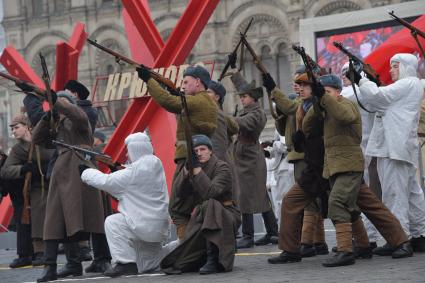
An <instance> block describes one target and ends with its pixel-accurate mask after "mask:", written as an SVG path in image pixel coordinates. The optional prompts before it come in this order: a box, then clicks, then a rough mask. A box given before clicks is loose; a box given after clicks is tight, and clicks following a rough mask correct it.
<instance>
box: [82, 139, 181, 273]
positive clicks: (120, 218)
mask: <svg viewBox="0 0 425 283" xmlns="http://www.w3.org/2000/svg"><path fill="white" fill-rule="evenodd" d="M125 144H126V146H127V151H128V158H129V161H130V162H131V163H130V164H129V165H128V166H126V168H125V169H123V170H119V171H116V172H113V173H111V174H104V173H102V172H100V171H99V170H96V169H91V168H89V169H86V168H87V167H86V166H85V165H80V171H82V174H81V180H83V182H85V183H87V184H88V185H90V186H92V187H95V188H97V189H99V190H102V191H105V192H107V193H109V194H111V195H112V196H113V197H115V198H116V199H118V201H119V204H118V211H119V213H116V214H113V215H110V216H108V217H107V218H106V220H105V232H106V238H107V240H108V244H109V248H110V250H111V255H112V261H113V262H115V263H116V265H115V267H114V268H113V269H112V270H107V271H106V272H105V273H104V275H106V276H110V277H117V276H122V275H133V274H137V273H138V272H147V271H153V270H156V269H157V268H158V267H159V262H160V261H161V259H162V258H163V256H165V255H166V254H167V253H168V252H169V251H170V249H171V248H172V246H173V243H171V244H170V245H168V246H164V247H163V246H162V242H163V241H165V240H166V239H167V238H168V236H169V223H170V222H169V214H168V191H167V184H166V180H165V173H164V169H163V167H162V163H161V161H160V160H159V158H158V157H156V156H154V155H153V149H152V144H151V142H150V140H149V137H148V136H147V135H146V134H144V133H134V134H131V135H129V136H128V137H127V138H126V139H125ZM84 169H85V170H84Z"/></svg>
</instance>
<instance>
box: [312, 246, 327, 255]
mask: <svg viewBox="0 0 425 283" xmlns="http://www.w3.org/2000/svg"><path fill="white" fill-rule="evenodd" d="M314 249H315V250H316V254H317V255H327V254H329V249H328V244H326V243H314Z"/></svg>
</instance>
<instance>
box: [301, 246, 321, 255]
mask: <svg viewBox="0 0 425 283" xmlns="http://www.w3.org/2000/svg"><path fill="white" fill-rule="evenodd" d="M300 253H301V256H302V257H312V256H315V255H316V254H317V253H316V249H315V248H314V246H313V245H308V244H301V246H300Z"/></svg>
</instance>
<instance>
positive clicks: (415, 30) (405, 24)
mask: <svg viewBox="0 0 425 283" xmlns="http://www.w3.org/2000/svg"><path fill="white" fill-rule="evenodd" d="M388 14H390V16H391V17H393V19H394V20H396V21H397V22H399V23H400V24H402V25H403V26H405V27H406V28H408V29H410V32H411V33H412V34H413V33H415V34H417V35H420V36H421V37H423V38H425V32H423V31H421V30H420V29H418V28H417V27H415V26H412V25H411V24H410V23H408V22H407V21H405V20H403V19H400V18H399V17H397V16H396V15H395V14H394V11H391V12H388Z"/></svg>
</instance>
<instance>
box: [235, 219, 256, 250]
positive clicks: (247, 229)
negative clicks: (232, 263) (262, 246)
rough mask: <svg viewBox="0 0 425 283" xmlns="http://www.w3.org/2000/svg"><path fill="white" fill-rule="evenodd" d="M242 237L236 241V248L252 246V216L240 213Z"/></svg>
mask: <svg viewBox="0 0 425 283" xmlns="http://www.w3.org/2000/svg"><path fill="white" fill-rule="evenodd" d="M242 235H243V236H242V238H240V239H239V240H238V241H237V242H236V248H237V249H248V248H252V247H253V246H254V240H253V239H254V216H253V215H252V214H249V213H243V214H242Z"/></svg>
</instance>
